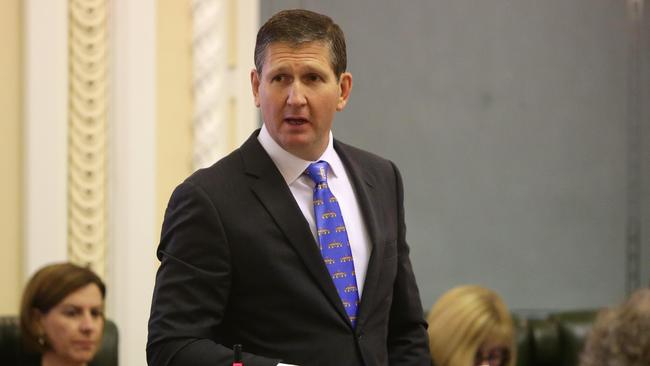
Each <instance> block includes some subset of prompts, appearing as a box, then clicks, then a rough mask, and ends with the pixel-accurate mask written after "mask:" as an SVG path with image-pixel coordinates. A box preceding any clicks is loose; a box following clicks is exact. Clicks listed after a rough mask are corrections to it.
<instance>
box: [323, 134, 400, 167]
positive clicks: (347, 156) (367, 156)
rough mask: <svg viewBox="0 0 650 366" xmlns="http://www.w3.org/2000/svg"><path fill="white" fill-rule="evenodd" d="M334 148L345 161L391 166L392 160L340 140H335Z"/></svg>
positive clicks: (365, 164)
mask: <svg viewBox="0 0 650 366" xmlns="http://www.w3.org/2000/svg"><path fill="white" fill-rule="evenodd" d="M334 149H335V150H336V152H337V153H338V154H339V156H341V158H342V159H343V160H344V161H348V162H352V163H357V164H362V165H364V166H367V165H374V166H377V167H383V168H391V169H392V166H393V165H394V164H393V162H392V161H390V160H388V159H386V158H384V157H382V156H379V155H377V154H375V153H373V152H370V151H367V150H364V149H361V148H358V147H356V146H352V145H349V144H346V143H344V142H342V141H340V140H337V139H335V140H334Z"/></svg>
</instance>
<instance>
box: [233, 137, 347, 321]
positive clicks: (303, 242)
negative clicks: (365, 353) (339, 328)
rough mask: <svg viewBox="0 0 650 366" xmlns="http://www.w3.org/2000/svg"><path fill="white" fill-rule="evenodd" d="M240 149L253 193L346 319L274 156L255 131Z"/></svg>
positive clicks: (332, 284)
mask: <svg viewBox="0 0 650 366" xmlns="http://www.w3.org/2000/svg"><path fill="white" fill-rule="evenodd" d="M240 152H241V156H242V159H243V162H244V167H245V168H244V169H245V172H246V174H248V175H250V176H252V177H254V178H255V180H254V181H253V183H252V184H251V189H252V190H253V192H254V194H255V195H256V196H257V198H258V199H259V200H260V202H261V203H262V205H264V207H265V208H266V210H267V211H268V212H269V214H270V215H271V217H273V220H274V221H275V223H276V224H277V225H278V226H279V227H280V229H281V230H282V232H283V233H284V235H285V236H286V237H287V239H288V240H289V243H290V244H291V245H292V246H293V248H294V249H295V251H296V252H297V253H298V255H299V256H300V258H301V259H302V260H303V262H304V264H305V267H306V268H307V272H308V273H309V274H310V275H311V276H312V277H313V278H314V279H315V281H316V283H318V285H319V287H320V288H321V290H322V291H323V293H324V294H325V297H327V299H328V300H329V301H330V302H331V303H332V305H333V306H334V307H335V308H336V309H337V311H338V312H339V313H340V315H341V316H342V317H343V318H344V319H345V320H346V321H347V322H348V323H349V320H348V318H347V314H346V312H345V309H344V308H343V304H342V303H341V299H340V297H339V295H338V293H337V291H336V287H335V286H334V283H333V282H332V279H331V278H330V274H329V272H328V271H327V268H326V267H325V264H324V263H323V257H322V256H321V254H320V251H319V250H318V246H317V244H316V241H315V240H314V237H313V235H312V233H311V229H310V228H309V224H308V223H307V220H305V217H304V216H303V214H302V211H300V208H299V207H298V204H297V203H296V201H295V200H294V198H293V195H292V194H291V191H290V190H289V187H288V186H287V184H286V182H285V181H284V179H283V178H282V175H281V174H280V172H279V171H278V169H277V168H276V166H275V164H274V163H273V160H271V158H270V157H269V155H268V154H267V153H266V151H265V150H264V148H263V147H262V145H261V144H260V143H259V141H258V140H257V133H254V134H253V135H252V136H251V137H250V138H249V139H248V141H246V142H245V143H244V145H242V147H241V149H240Z"/></svg>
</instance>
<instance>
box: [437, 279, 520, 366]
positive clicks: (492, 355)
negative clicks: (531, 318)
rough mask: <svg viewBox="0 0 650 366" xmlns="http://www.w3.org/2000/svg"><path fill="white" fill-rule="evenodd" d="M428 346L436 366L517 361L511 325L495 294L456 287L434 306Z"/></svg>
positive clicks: (503, 364) (492, 365) (472, 287)
mask: <svg viewBox="0 0 650 366" xmlns="http://www.w3.org/2000/svg"><path fill="white" fill-rule="evenodd" d="M427 321H428V322H429V344H430V347H431V356H432V357H433V361H434V363H435V364H436V365H437V366H468V365H476V366H479V365H481V366H484V365H489V366H506V365H507V366H512V365H514V364H515V361H516V348H515V337H514V329H513V322H512V318H511V316H510V312H509V311H508V308H507V307H506V305H505V304H504V302H503V301H502V300H501V297H499V295H497V294H496V293H495V292H494V291H492V290H489V289H486V288H484V287H480V286H475V285H465V286H459V287H455V288H453V289H451V290H449V291H447V292H446V293H444V294H443V295H442V296H441V297H440V298H439V299H438V301H437V302H436V303H435V304H434V305H433V307H432V308H431V311H430V312H429V316H428V317H427Z"/></svg>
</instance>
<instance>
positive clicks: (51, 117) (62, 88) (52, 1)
mask: <svg viewBox="0 0 650 366" xmlns="http://www.w3.org/2000/svg"><path fill="white" fill-rule="evenodd" d="M23 6H24V13H23V14H24V16H25V23H24V24H25V48H24V50H25V51H24V52H25V56H24V57H25V58H24V59H25V68H24V73H25V90H24V93H25V94H24V103H25V104H24V118H25V130H24V139H25V152H24V154H25V160H24V184H25V203H24V207H25V211H24V214H25V216H24V223H25V232H24V236H25V237H24V238H25V240H24V243H25V246H24V252H23V261H24V275H25V277H27V276H29V275H31V274H32V273H33V272H34V271H35V270H36V269H38V268H40V267H41V266H43V265H44V264H46V263H51V262H59V261H64V260H66V259H67V249H66V248H67V245H66V244H67V217H68V215H67V168H68V159H67V154H66V153H67V146H68V140H67V136H68V135H67V132H68V115H67V112H68V110H67V105H68V52H67V50H68V47H67V46H68V2H67V0H47V1H44V0H25V1H24V3H23Z"/></svg>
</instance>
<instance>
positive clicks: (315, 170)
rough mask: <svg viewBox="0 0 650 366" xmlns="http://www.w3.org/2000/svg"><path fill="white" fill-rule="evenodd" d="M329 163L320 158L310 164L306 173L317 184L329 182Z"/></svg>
mask: <svg viewBox="0 0 650 366" xmlns="http://www.w3.org/2000/svg"><path fill="white" fill-rule="evenodd" d="M328 168H329V164H327V162H326V161H323V160H320V161H317V162H315V163H311V164H309V166H308V167H307V170H306V171H305V173H306V174H307V176H308V177H309V178H311V180H313V181H314V183H316V184H320V183H327V169H328Z"/></svg>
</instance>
